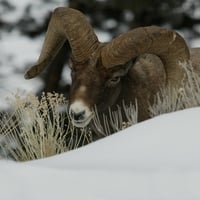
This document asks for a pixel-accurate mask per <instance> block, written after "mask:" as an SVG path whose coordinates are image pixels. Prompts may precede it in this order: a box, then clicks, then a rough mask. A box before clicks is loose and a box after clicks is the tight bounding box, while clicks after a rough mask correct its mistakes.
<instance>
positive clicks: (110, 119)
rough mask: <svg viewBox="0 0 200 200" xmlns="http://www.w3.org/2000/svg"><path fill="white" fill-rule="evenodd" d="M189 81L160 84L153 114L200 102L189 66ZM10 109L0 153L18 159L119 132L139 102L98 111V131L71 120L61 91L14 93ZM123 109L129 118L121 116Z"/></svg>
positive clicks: (199, 83)
mask: <svg viewBox="0 0 200 200" xmlns="http://www.w3.org/2000/svg"><path fill="white" fill-rule="evenodd" d="M186 75H187V81H183V84H182V87H180V88H179V89H170V88H161V91H160V92H158V94H157V95H156V96H155V103H154V104H153V105H152V106H149V112H150V113H151V117H154V116H157V115H160V114H163V113H168V112H174V111H177V110H181V109H185V108H190V107H195V106H199V105H200V77H199V76H198V75H197V74H196V73H194V72H193V71H191V70H189V69H186ZM11 108H12V109H11V111H10V112H9V113H2V114H1V121H0V134H1V135H0V149H1V152H0V154H1V156H3V157H6V158H12V159H15V160H17V161H26V160H33V159H39V158H44V157H48V156H52V155H55V154H59V153H62V152H66V151H69V150H72V149H75V148H77V147H80V146H83V145H85V144H88V143H91V142H92V141H94V140H96V139H98V138H102V137H105V136H107V135H110V134H112V133H113V131H114V132H118V131H120V130H122V129H124V128H126V127H128V126H131V125H133V124H136V123H137V116H138V110H137V102H135V104H134V105H131V104H130V105H125V104H124V105H123V107H118V109H117V110H116V111H111V110H109V112H108V113H109V114H108V116H105V115H104V116H101V117H103V123H102V122H100V119H99V115H98V114H97V113H96V115H95V117H94V119H93V123H94V126H95V129H96V131H97V133H98V134H96V133H95V134H96V135H95V134H94V133H93V132H92V130H90V129H89V128H87V127H86V128H84V129H78V128H75V127H74V126H73V125H72V123H71V122H70V118H69V115H68V112H67V109H68V101H67V100H66V99H65V97H64V96H63V95H62V94H57V93H47V94H45V93H43V94H42V96H41V98H38V97H36V96H35V95H34V94H27V95H26V96H25V97H22V96H21V95H15V98H14V103H12V106H11ZM122 110H123V111H125V114H126V120H125V121H124V120H123V119H122Z"/></svg>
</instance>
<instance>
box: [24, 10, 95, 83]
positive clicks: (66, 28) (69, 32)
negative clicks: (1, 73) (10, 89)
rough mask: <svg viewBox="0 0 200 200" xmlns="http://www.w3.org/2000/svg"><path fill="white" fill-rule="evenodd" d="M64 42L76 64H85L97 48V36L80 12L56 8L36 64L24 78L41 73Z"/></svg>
mask: <svg viewBox="0 0 200 200" xmlns="http://www.w3.org/2000/svg"><path fill="white" fill-rule="evenodd" d="M66 40H68V41H69V44H70V47H71V49H72V56H73V59H74V60H75V61H76V62H85V61H86V60H87V59H88V58H89V55H90V54H91V53H92V52H94V51H95V50H96V49H97V48H98V46H99V41H98V39H97V36H96V35H95V33H94V31H93V29H92V27H91V25H90V24H89V22H88V21H87V19H86V17H85V16H84V15H83V14H82V13H81V12H79V11H77V10H74V9H72V8H65V7H60V8H57V9H55V11H54V12H53V14H52V17H51V19H50V22H49V26H48V29H47V33H46V37H45V41H44V44H43V47H42V51H41V54H40V57H39V59H38V62H37V64H36V65H34V66H33V67H31V68H30V69H29V70H28V71H27V72H26V74H25V78H26V79H29V78H33V77H35V76H37V75H38V74H39V73H41V72H42V71H43V69H44V68H45V67H47V66H48V65H49V64H50V63H51V62H52V60H53V59H54V57H55V56H56V54H57V53H58V51H59V50H60V48H61V47H62V46H63V44H64V42H65V41H66Z"/></svg>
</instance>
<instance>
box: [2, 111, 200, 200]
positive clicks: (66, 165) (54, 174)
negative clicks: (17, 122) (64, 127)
mask: <svg viewBox="0 0 200 200" xmlns="http://www.w3.org/2000/svg"><path fill="white" fill-rule="evenodd" d="M199 119H200V108H193V109H188V110H184V111H179V112H176V113H172V114H166V115H162V116H159V117H156V118H154V119H151V120H148V121H145V122H142V123H139V124H137V125H135V126H132V127H130V128H127V129H125V130H124V131H121V132H119V133H116V134H114V135H112V136H109V137H107V138H104V139H102V140H99V141H97V142H95V143H92V144H90V145H87V146H85V147H82V148H80V149H77V150H74V151H71V152H67V153H63V154H61V155H57V156H54V157H50V158H46V159H41V160H37V161H31V162H25V163H16V162H12V161H3V160H2V161H0V199H2V200H27V199H28V200H40V199H41V200H44V199H48V200H55V199H59V200H62V199H63V200H65V199H70V200H80V199H82V200H83V199H84V200H118V199H119V200H121V199H123V200H133V199H139V200H156V199H157V200H161V199H165V200H199V199H200V131H199Z"/></svg>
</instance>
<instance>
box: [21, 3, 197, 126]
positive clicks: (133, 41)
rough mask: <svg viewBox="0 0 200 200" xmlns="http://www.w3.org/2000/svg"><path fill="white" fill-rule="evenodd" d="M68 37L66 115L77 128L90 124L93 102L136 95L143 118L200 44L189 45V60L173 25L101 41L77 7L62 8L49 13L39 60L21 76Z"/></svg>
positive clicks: (101, 105)
mask: <svg viewBox="0 0 200 200" xmlns="http://www.w3.org/2000/svg"><path fill="white" fill-rule="evenodd" d="M66 40H68V42H69V44H70V47H71V50H72V85H71V91H70V99H69V102H70V106H69V114H70V116H71V118H72V121H73V123H74V125H75V126H77V127H84V126H86V125H88V124H89V122H90V121H91V119H92V117H93V111H92V110H93V107H94V106H95V105H96V106H97V110H98V112H101V113H103V112H106V110H107V109H108V107H110V108H111V109H115V107H116V105H121V104H122V101H124V102H125V103H127V104H129V103H130V102H133V103H135V99H137V102H138V110H139V120H140V121H141V120H144V119H147V118H148V117H149V113H148V105H149V103H153V97H154V95H155V93H157V92H158V91H159V88H160V87H162V86H167V85H170V86H171V87H177V86H178V85H179V84H180V83H181V81H182V80H183V77H184V70H183V67H182V65H183V64H184V65H185V64H187V65H190V66H192V65H194V66H197V62H198V64H199V63H200V60H199V57H200V51H199V49H193V50H191V53H192V60H191V59H190V50H189V48H188V46H187V44H186V42H185V40H184V39H183V38H182V37H181V36H180V35H179V34H178V33H176V32H174V31H172V30H168V29H165V28H160V27H154V26H150V27H141V28H136V29H134V30H130V31H129V32H127V33H124V34H121V35H120V36H119V37H117V38H115V39H113V40H112V41H111V42H109V43H101V42H99V41H98V39H97V36H96V34H95V33H94V31H93V29H92V27H91V25H90V24H89V22H88V21H87V19H86V17H85V16H84V15H83V14H82V13H81V12H79V11H77V10H75V9H71V8H64V7H61V8H57V9H55V11H54V12H53V14H52V17H51V20H50V23H49V26H48V30H47V33H46V38H45V41H44V44H43V48H42V51H41V55H40V57H39V60H38V63H37V64H36V65H34V66H33V67H31V68H30V69H29V70H28V71H27V72H26V74H25V78H26V79H30V78H33V77H35V76H36V75H38V74H39V73H41V72H42V71H43V69H44V68H45V67H47V66H48V65H49V64H50V63H51V62H52V60H53V59H54V57H55V55H56V54H57V53H58V51H59V50H60V48H61V47H62V45H63V44H64V42H65V41H66ZM198 53H199V56H198V55H195V54H198Z"/></svg>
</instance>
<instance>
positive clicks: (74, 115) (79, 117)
mask: <svg viewBox="0 0 200 200" xmlns="http://www.w3.org/2000/svg"><path fill="white" fill-rule="evenodd" d="M70 115H71V117H72V119H74V120H75V121H79V120H83V119H84V115H85V111H81V112H78V113H76V112H73V111H72V110H71V113H70Z"/></svg>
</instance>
